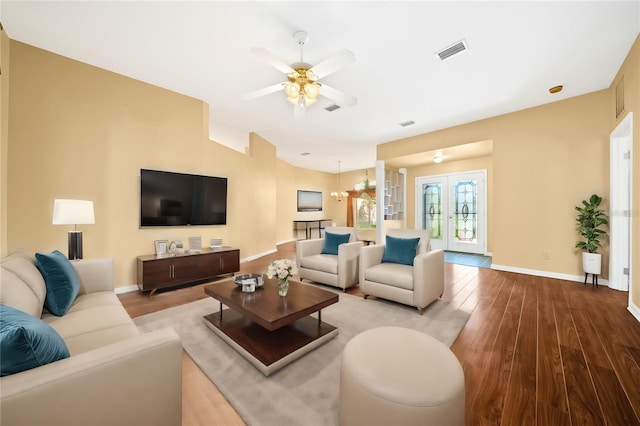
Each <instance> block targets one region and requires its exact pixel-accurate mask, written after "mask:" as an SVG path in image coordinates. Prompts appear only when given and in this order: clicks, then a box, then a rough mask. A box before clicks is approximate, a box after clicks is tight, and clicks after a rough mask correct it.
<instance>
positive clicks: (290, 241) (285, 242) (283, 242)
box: [276, 238, 298, 246]
mask: <svg viewBox="0 0 640 426" xmlns="http://www.w3.org/2000/svg"><path fill="white" fill-rule="evenodd" d="M294 241H298V240H297V238H291V239H290V240H284V241H278V242H277V243H276V245H277V246H279V245H280V244H287V243H292V242H294Z"/></svg>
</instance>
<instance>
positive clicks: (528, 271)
mask: <svg viewBox="0 0 640 426" xmlns="http://www.w3.org/2000/svg"><path fill="white" fill-rule="evenodd" d="M491 269H495V270H496V271H506V272H516V273H518V274H526V275H535V276H537V277H545V278H555V279H558V280H566V281H576V282H579V283H584V276H582V275H570V274H561V273H559V272H549V271H539V270H537V269H525V268H515V267H513V266H504V265H496V264H495V263H492V264H491ZM589 278H591V277H589ZM590 283H591V279H589V281H587V284H590ZM598 285H604V286H607V287H608V286H609V280H605V279H600V278H598Z"/></svg>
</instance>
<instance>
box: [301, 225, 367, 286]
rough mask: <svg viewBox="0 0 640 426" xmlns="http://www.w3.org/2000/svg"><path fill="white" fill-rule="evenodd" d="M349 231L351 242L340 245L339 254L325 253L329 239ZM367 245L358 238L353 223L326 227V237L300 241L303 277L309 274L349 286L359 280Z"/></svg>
mask: <svg viewBox="0 0 640 426" xmlns="http://www.w3.org/2000/svg"><path fill="white" fill-rule="evenodd" d="M328 234H333V235H328ZM346 234H349V239H348V242H346V243H343V244H339V245H337V250H335V252H336V253H337V254H328V253H323V251H325V250H323V249H325V248H326V244H325V243H329V242H331V241H335V239H336V238H337V237H335V236H334V235H337V236H340V235H346ZM363 246H364V243H363V242H362V241H357V237H356V230H355V228H352V227H330V228H326V229H325V236H324V238H317V239H313V240H300V241H298V242H296V263H297V265H298V273H299V275H300V280H303V279H305V278H306V279H308V280H312V281H316V282H319V283H322V284H329V285H332V286H335V287H339V288H341V289H342V290H343V291H344V290H346V289H347V288H349V287H351V286H353V285H355V284H357V283H358V257H359V255H360V248H362V247H363ZM334 248H336V247H334ZM329 251H332V250H329Z"/></svg>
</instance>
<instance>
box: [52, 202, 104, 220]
mask: <svg viewBox="0 0 640 426" xmlns="http://www.w3.org/2000/svg"><path fill="white" fill-rule="evenodd" d="M94 223H96V220H95V217H94V216H93V201H86V200H54V201H53V224H54V225H92V224H94Z"/></svg>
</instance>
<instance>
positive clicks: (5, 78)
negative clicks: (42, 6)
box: [0, 30, 10, 255]
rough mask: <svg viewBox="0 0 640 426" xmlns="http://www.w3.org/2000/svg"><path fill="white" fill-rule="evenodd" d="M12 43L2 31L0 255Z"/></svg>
mask: <svg viewBox="0 0 640 426" xmlns="http://www.w3.org/2000/svg"><path fill="white" fill-rule="evenodd" d="M9 46H10V41H9V37H7V34H6V33H5V32H4V30H1V31H0V72H1V73H2V74H1V75H0V123H1V125H0V218H1V220H0V255H3V254H4V253H6V252H7V221H6V217H7V158H8V155H7V153H8V150H9V126H8V123H9V72H10V67H9V59H10V55H9V51H10V48H9Z"/></svg>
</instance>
